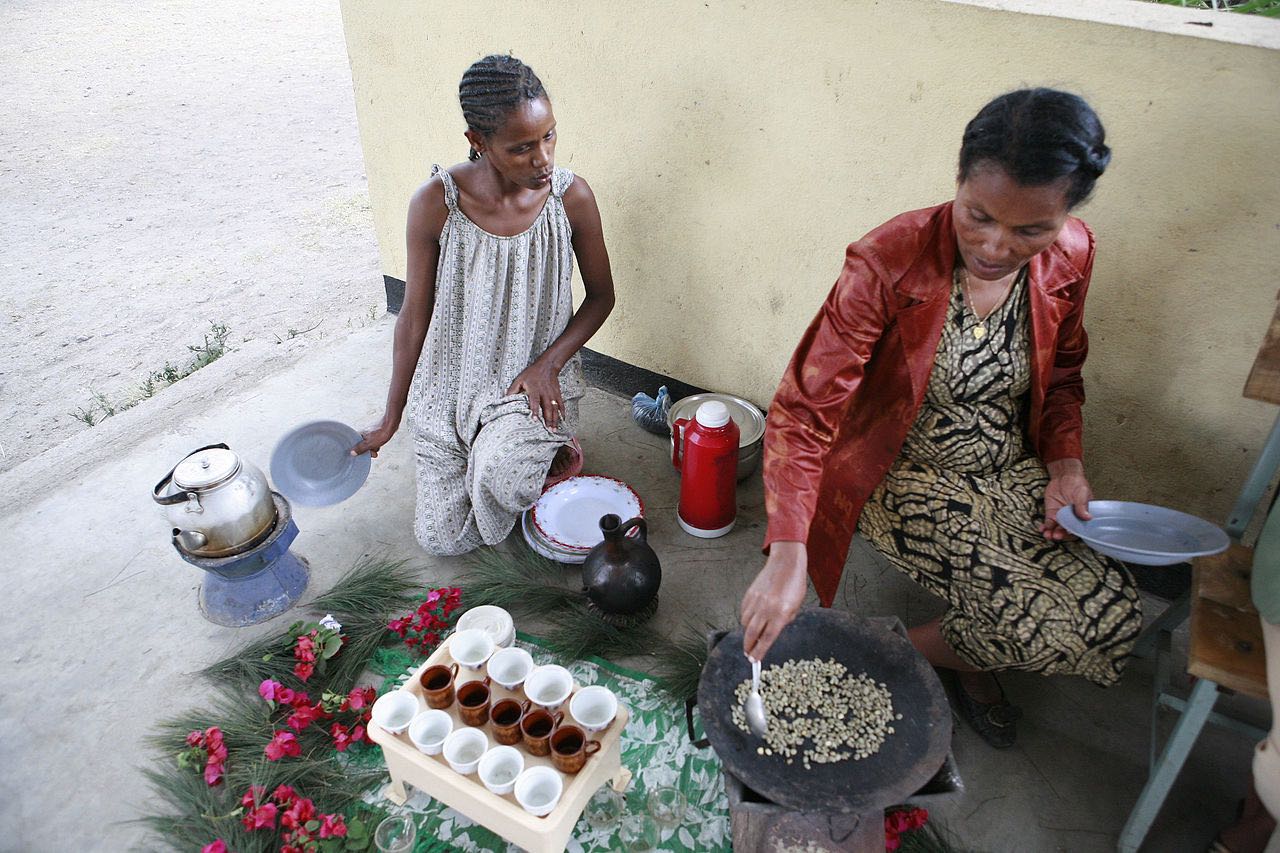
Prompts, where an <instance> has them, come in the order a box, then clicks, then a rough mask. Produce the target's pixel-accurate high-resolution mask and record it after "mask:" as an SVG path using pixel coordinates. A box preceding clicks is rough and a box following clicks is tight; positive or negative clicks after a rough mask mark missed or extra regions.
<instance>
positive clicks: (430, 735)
mask: <svg viewBox="0 0 1280 853" xmlns="http://www.w3.org/2000/svg"><path fill="white" fill-rule="evenodd" d="M452 731H453V717H450V716H449V715H448V714H447V713H445V712H444V711H438V710H436V709H435V708H430V709H428V710H426V711H423V712H422V713H421V714H419V715H418V716H416V717H414V718H413V722H411V723H409V740H411V741H413V745H414V746H416V747H417V748H418V751H419V752H422V753H425V754H427V755H439V754H440V750H442V749H444V739H445V738H447V737H448V736H449V733H450V732H452Z"/></svg>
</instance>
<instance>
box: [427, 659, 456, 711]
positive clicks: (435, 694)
mask: <svg viewBox="0 0 1280 853" xmlns="http://www.w3.org/2000/svg"><path fill="white" fill-rule="evenodd" d="M457 674H458V665H457V664H456V663H455V664H453V666H445V665H444V664H442V663H438V664H436V665H435V666H429V667H427V668H426V669H425V670H424V671H423V673H422V675H420V676H418V683H419V684H421V685H422V695H423V696H425V697H426V699H427V707H429V708H439V709H441V710H443V709H445V708H448V707H449V706H450V705H452V704H453V679H454V676H456V675H457Z"/></svg>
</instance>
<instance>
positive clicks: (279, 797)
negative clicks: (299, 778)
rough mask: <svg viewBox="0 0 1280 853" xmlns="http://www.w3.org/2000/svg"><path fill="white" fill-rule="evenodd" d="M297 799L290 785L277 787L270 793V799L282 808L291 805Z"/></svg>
mask: <svg viewBox="0 0 1280 853" xmlns="http://www.w3.org/2000/svg"><path fill="white" fill-rule="evenodd" d="M297 798H298V792H297V791H295V790H293V787H292V786H291V785H278V786H276V789H275V790H274V791H272V792H271V799H273V800H275V801H276V802H277V803H279V804H280V805H282V806H285V805H288V804H290V803H292V802H293V801H294V800H296V799H297Z"/></svg>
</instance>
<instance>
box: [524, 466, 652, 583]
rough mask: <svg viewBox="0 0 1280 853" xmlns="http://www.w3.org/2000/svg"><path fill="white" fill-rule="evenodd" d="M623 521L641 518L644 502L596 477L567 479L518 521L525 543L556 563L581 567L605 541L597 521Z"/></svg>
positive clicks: (608, 479) (610, 481)
mask: <svg viewBox="0 0 1280 853" xmlns="http://www.w3.org/2000/svg"><path fill="white" fill-rule="evenodd" d="M610 514H612V515H616V516H618V518H620V519H622V520H623V521H627V520H628V519H632V518H635V517H637V516H643V515H644V502H643V501H641V500H640V496H639V495H638V494H636V490H635V489H633V488H631V487H630V486H628V485H627V484H626V483H624V482H622V481H621V480H615V479H614V478H612V477H601V476H596V475H591V476H579V477H570V478H569V479H567V480H564V481H562V482H559V483H556V484H555V485H554V486H552V487H550V488H549V489H547V490H546V491H545V492H543V493H542V497H541V498H539V499H538V502H537V503H536V504H534V505H533V508H532V509H530V510H528V511H527V512H525V514H524V515H523V516H522V517H521V519H520V530H521V533H523V534H524V541H525V542H526V543H528V545H529V547H530V548H532V549H533V550H534V552H536V553H538V554H541V555H542V556H544V557H546V558H547V559H548V560H555V561H556V562H559V563H570V564H574V565H577V564H580V563H582V562H584V561H585V560H586V559H587V554H588V553H590V552H591V549H592V548H594V547H595V546H596V545H599V544H600V542H602V541H603V540H604V534H602V533H601V532H600V518H601V517H602V516H605V515H610Z"/></svg>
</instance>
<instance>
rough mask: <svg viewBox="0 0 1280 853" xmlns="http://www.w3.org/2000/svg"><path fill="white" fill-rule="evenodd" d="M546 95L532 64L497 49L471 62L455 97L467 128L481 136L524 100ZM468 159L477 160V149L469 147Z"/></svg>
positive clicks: (498, 124)
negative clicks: (498, 51)
mask: <svg viewBox="0 0 1280 853" xmlns="http://www.w3.org/2000/svg"><path fill="white" fill-rule="evenodd" d="M546 96H547V90H546V89H544V88H543V87H542V81H541V80H539V79H538V75H537V74H534V73H533V69H532V68H530V67H529V66H527V65H525V64H524V63H523V62H521V61H520V60H518V59H516V58H515V57H514V56H507V55H504V54H497V53H494V54H490V55H489V56H486V57H485V58H484V59H481V60H479V61H477V62H476V63H475V64H473V65H472V66H471V67H470V68H468V69H467V71H466V73H465V74H463V75H462V82H461V83H459V84H458V101H459V102H460V103H461V104H462V117H463V118H464V119H466V121H467V129H468V130H472V131H475V132H476V133H478V134H480V135H481V136H492V135H493V134H494V133H495V132H496V131H497V130H498V129H499V128H501V127H502V125H503V124H504V123H506V120H507V116H508V115H510V113H511V111H512V110H513V109H515V108H516V107H518V106H519V105H520V104H521V103H523V102H524V101H536V100H537V99H538V98H545V97H546ZM467 159H468V160H479V159H480V152H478V151H476V150H475V149H474V148H472V149H471V153H470V154H468V155H467Z"/></svg>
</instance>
